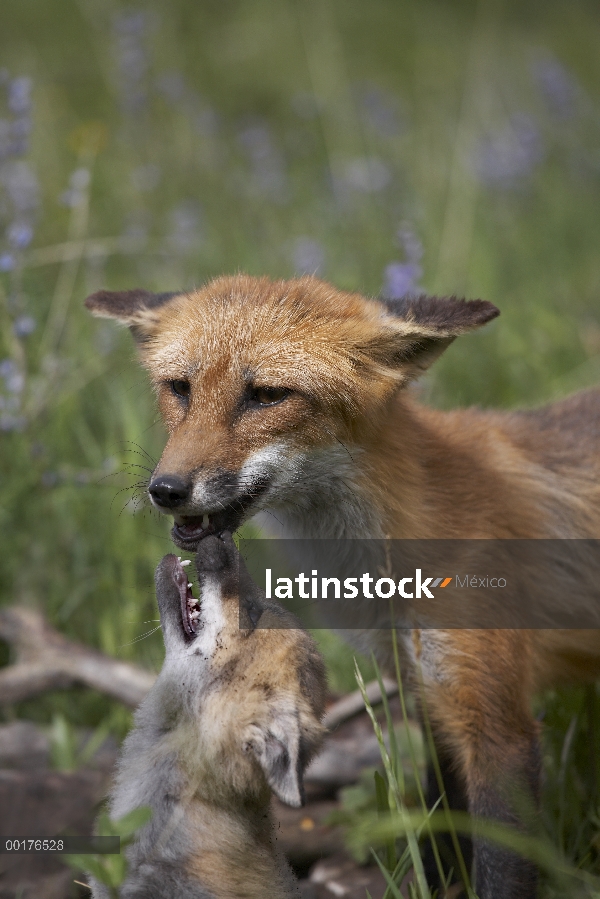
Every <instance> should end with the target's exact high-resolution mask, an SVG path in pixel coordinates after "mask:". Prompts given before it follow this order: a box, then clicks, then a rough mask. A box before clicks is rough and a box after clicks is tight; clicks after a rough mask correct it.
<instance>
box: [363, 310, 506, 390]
mask: <svg viewBox="0 0 600 899" xmlns="http://www.w3.org/2000/svg"><path fill="white" fill-rule="evenodd" d="M384 304H385V306H386V309H387V312H388V314H389V316H388V320H387V322H386V323H385V327H384V328H382V330H381V331H380V333H379V334H378V335H377V336H375V337H374V338H371V339H370V340H369V341H368V343H366V344H364V345H363V346H361V347H360V350H361V352H362V353H364V354H365V355H366V356H367V357H368V358H369V359H371V360H372V362H374V363H375V364H376V365H377V366H378V367H379V368H383V369H387V370H388V371H390V372H393V373H394V374H395V376H396V377H397V378H399V379H400V380H401V381H409V380H412V379H413V378H416V377H418V375H420V374H421V373H422V372H424V371H425V370H426V369H427V368H429V366H430V365H431V363H432V362H434V361H435V360H436V359H437V358H438V356H441V354H442V353H443V352H444V350H445V349H446V347H448V346H450V344H451V343H452V341H453V340H455V339H456V338H457V337H459V336H460V335H461V334H466V333H468V332H469V331H472V330H474V329H475V328H479V327H481V326H482V325H485V324H486V323H487V322H489V321H491V320H492V319H494V318H496V316H498V315H500V310H499V309H497V308H496V307H495V306H494V305H493V304H492V303H488V302H486V301H485V300H459V299H457V298H456V297H429V296H420V297H409V298H406V299H402V300H385V301H384Z"/></svg>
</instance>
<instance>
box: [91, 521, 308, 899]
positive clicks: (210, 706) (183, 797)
mask: <svg viewBox="0 0 600 899" xmlns="http://www.w3.org/2000/svg"><path fill="white" fill-rule="evenodd" d="M184 564H185V563H184ZM196 570H197V572H198V582H199V586H200V593H201V600H200V602H199V601H198V600H195V599H194V598H193V596H192V591H191V586H192V585H191V584H188V578H187V576H186V574H185V571H184V568H183V566H182V564H181V562H180V561H178V559H177V557H176V556H174V555H167V556H165V557H164V559H163V560H162V562H161V563H160V564H159V566H158V568H157V570H156V597H157V600H158V607H159V610H160V620H161V626H162V631H163V637H164V641H165V662H164V665H163V668H162V671H161V672H160V674H159V676H158V679H157V680H156V683H155V684H154V686H153V687H152V689H151V691H150V693H149V694H148V696H147V697H146V698H145V700H144V701H143V703H142V704H141V706H140V708H139V709H138V710H137V712H136V715H135V722H134V727H133V730H132V731H131V733H130V734H129V736H128V737H127V739H126V740H125V743H124V747H123V752H122V755H121V758H120V760H119V769H118V775H117V779H116V784H115V787H114V789H113V792H112V796H111V806H110V807H111V814H112V816H113V817H115V818H120V817H122V816H123V815H126V814H127V813H128V812H130V811H132V810H133V809H136V808H139V807H140V806H145V807H149V808H150V809H151V811H152V819H151V821H150V822H149V823H148V824H147V825H146V826H145V827H143V828H142V830H141V831H140V832H139V833H138V834H137V835H136V840H135V842H134V843H133V845H132V846H131V847H129V848H128V849H127V855H128V862H129V867H128V873H127V878H126V880H125V883H124V884H123V885H122V887H121V888H120V891H119V895H120V896H122V897H123V899H151V897H152V899H292V897H296V899H298V897H299V895H300V893H299V887H298V884H297V881H296V879H295V877H294V876H293V874H292V871H291V869H290V868H289V866H288V865H287V863H286V861H285V859H284V858H283V855H282V853H281V851H280V850H278V848H277V845H276V841H275V832H274V825H273V821H272V819H271V814H270V810H269V803H270V799H271V791H273V792H274V793H276V795H277V796H278V797H279V798H280V799H281V800H282V802H285V803H287V804H288V805H291V806H300V805H301V804H302V800H303V787H302V775H303V772H304V769H305V767H306V765H307V764H308V762H309V761H310V758H311V756H312V755H313V754H314V752H315V750H316V748H317V747H318V745H319V742H320V740H321V737H322V736H323V733H324V727H323V725H322V724H321V718H322V715H323V708H324V704H325V668H324V665H323V660H322V659H321V656H320V655H319V653H318V651H317V649H316V647H315V645H314V642H313V640H312V638H311V637H310V636H309V635H308V634H307V633H306V632H305V631H303V630H302V629H301V628H299V627H298V622H296V621H295V620H294V619H293V617H292V616H291V615H290V614H289V612H285V611H284V610H283V609H282V608H281V607H279V606H278V605H277V604H275V603H269V602H267V601H266V600H265V597H264V594H261V592H260V591H259V590H258V588H257V587H256V585H255V584H254V583H253V581H252V580H251V579H250V577H249V575H248V573H247V571H246V569H245V567H244V564H243V562H241V560H240V557H239V553H238V551H237V549H236V547H235V544H234V542H233V540H232V538H231V534H229V533H227V532H225V533H224V534H223V535H221V536H220V537H216V536H210V537H208V538H207V539H206V540H203V541H202V543H201V545H200V547H199V549H198V553H197V555H196ZM92 893H93V897H94V899H108V896H109V890H108V889H107V888H106V887H103V886H102V885H101V884H99V883H97V882H96V881H93V884H92ZM111 895H112V894H111Z"/></svg>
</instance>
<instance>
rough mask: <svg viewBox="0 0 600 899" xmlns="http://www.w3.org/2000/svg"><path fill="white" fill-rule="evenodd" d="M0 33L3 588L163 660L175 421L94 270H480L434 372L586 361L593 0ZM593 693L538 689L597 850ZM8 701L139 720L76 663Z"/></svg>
mask: <svg viewBox="0 0 600 899" xmlns="http://www.w3.org/2000/svg"><path fill="white" fill-rule="evenodd" d="M0 44H1V47H2V55H1V58H0V65H1V67H0V325H1V337H0V341H1V342H0V483H1V500H0V527H1V529H2V552H1V553H0V591H1V602H2V603H3V604H10V603H23V604H31V605H34V606H36V607H38V608H40V609H42V610H43V611H44V613H45V614H46V615H47V616H48V617H49V619H50V620H51V622H52V623H53V624H54V625H55V626H57V627H58V628H60V629H61V630H62V631H63V632H64V633H66V634H67V635H69V636H71V637H74V638H76V639H78V640H81V641H84V642H86V643H88V644H90V645H92V646H96V647H98V648H100V649H102V650H103V651H104V652H106V653H110V654H112V655H115V656H119V657H121V658H124V659H129V660H133V661H136V662H138V663H139V664H142V665H145V666H148V667H150V668H152V669H154V670H158V669H159V667H160V664H161V661H162V640H161V636H160V632H157V631H156V626H157V622H156V619H157V617H158V616H157V611H156V606H155V601H154V591H153V570H154V567H155V566H156V564H157V561H158V560H159V559H160V557H161V556H162V555H163V554H164V553H165V552H168V551H170V549H171V544H170V540H169V523H168V522H167V521H166V520H164V519H163V518H162V517H159V516H158V515H156V514H154V513H153V512H152V511H151V510H150V508H149V506H148V502H147V500H146V497H145V490H144V485H145V483H146V481H147V478H148V475H149V473H150V471H151V470H152V467H153V465H154V462H155V460H156V459H157V458H158V455H159V454H160V451H161V447H162V444H163V440H164V434H163V433H162V430H161V425H160V424H159V422H158V421H157V416H156V412H155V408H154V401H153V396H152V394H151V391H150V389H149V386H148V384H147V381H146V378H145V376H144V374H143V373H142V372H141V370H140V369H139V368H138V366H137V364H136V361H135V358H134V351H133V346H132V343H131V340H130V338H129V336H128V335H127V334H126V333H124V332H122V331H120V330H119V329H118V328H117V326H116V325H114V324H113V323H111V322H104V321H98V320H93V319H92V318H91V317H89V316H88V315H87V314H86V312H85V310H84V309H83V306H82V303H83V300H84V298H85V297H86V296H87V295H88V294H89V293H91V292H92V291H94V290H96V289H98V288H100V287H108V288H113V289H117V288H130V287H144V288H146V289H149V290H157V291H163V290H174V289H179V288H189V287H192V286H194V285H197V284H201V283H203V282H204V281H206V280H207V279H208V278H210V277H212V276H214V275H218V274H220V273H223V272H234V271H238V270H241V271H247V272H250V273H252V274H263V273H264V274H269V275H271V276H274V277H290V276H292V275H294V273H303V272H310V273H316V274H318V275H321V276H323V277H324V278H326V279H329V280H331V281H333V282H334V283H335V284H337V285H338V286H340V287H343V288H348V289H352V290H359V291H361V292H364V293H366V294H371V295H377V294H380V293H384V294H386V295H388V296H402V295H404V294H406V293H409V292H413V293H414V292H419V291H427V292H437V293H440V294H454V293H456V294H458V295H463V296H468V297H471V298H473V297H482V298H485V299H487V300H490V301H492V302H493V303H495V304H496V305H497V306H498V307H499V308H500V309H501V312H502V315H501V317H500V319H499V320H497V321H496V322H494V323H493V324H492V325H491V326H488V327H487V328H485V329H484V331H482V332H481V333H477V334H474V335H473V336H469V337H464V338H461V339H460V340H459V341H457V342H456V343H455V344H454V345H453V346H452V348H451V349H450V350H449V351H448V352H447V353H446V354H445V356H444V357H443V358H442V359H441V360H440V361H439V362H438V363H437V364H436V366H435V367H434V369H433V371H432V372H431V374H430V375H428V376H427V377H426V378H425V379H424V381H423V382H421V384H420V386H419V387H418V388H417V390H418V391H419V393H420V395H421V397H422V399H423V400H424V401H426V402H430V403H432V404H435V405H437V406H439V407H440V408H445V407H451V406H454V405H459V404H468V403H477V404H480V405H484V406H492V405H493V406H499V407H506V408H510V407H514V406H516V405H519V404H520V405H532V404H534V403H540V402H544V401H549V400H552V399H555V398H557V397H560V396H563V395H566V394H568V393H570V392H572V391H573V390H575V389H579V388H583V387H586V386H589V385H592V384H597V383H598V382H600V302H599V298H600V253H599V252H598V240H599V232H600V149H599V148H600V56H599V55H598V52H597V48H598V46H599V45H600V22H599V20H598V16H597V9H596V6H595V4H594V3H592V2H591V0H590V2H586V0H573V2H571V3H569V4H565V3H561V2H558V0H546V2H541V0H525V2H516V0H479V2H474V0H406V2H403V3H399V2H397V0H369V2H368V3H367V2H366V0H345V2H344V3H342V2H340V0H307V2H305V3H301V2H300V0H284V2H279V3H276V2H274V0H227V2H224V3H223V2H215V0H203V2H202V3H195V2H193V0H170V2H169V3H168V4H164V3H160V2H159V0H144V2H139V3H136V4H125V3H121V2H119V0H45V2H44V3H43V4H23V3H22V2H19V0H3V3H2V33H1V35H0ZM321 639H322V645H323V647H324V650H325V652H326V655H327V657H328V659H329V663H330V669H331V672H332V678H333V687H334V688H335V689H345V688H353V686H354V672H353V666H352V654H351V652H350V651H349V650H346V649H345V648H343V646H342V644H341V642H340V641H339V640H337V638H334V637H333V636H332V635H323V636H322V638H321ZM8 661H9V657H8V651H7V650H6V649H5V648H3V647H2V646H0V664H4V663H7V662H8ZM367 664H368V663H366V662H365V665H367ZM364 670H366V668H365V669H364ZM599 706H600V698H599V695H598V691H597V689H596V688H594V687H589V688H587V689H578V690H565V691H561V692H559V693H556V694H553V695H551V696H545V697H542V698H541V699H540V703H539V713H540V716H541V717H543V720H544V733H545V737H544V740H545V767H546V785H545V802H544V813H543V822H544V829H545V833H546V835H547V837H548V839H549V840H550V841H551V842H552V845H554V846H556V847H557V853H560V854H561V858H562V857H564V859H565V860H566V861H568V862H569V863H572V864H574V865H576V866H579V867H581V868H582V869H584V870H585V871H587V872H589V873H591V874H600V732H599V729H600V724H599V723H598V722H599V721H600V707H599ZM1 714H2V716H3V718H4V719H5V720H8V719H10V718H12V717H14V716H25V717H29V718H32V719H34V720H37V721H39V722H41V723H44V724H50V723H51V722H52V721H53V720H54V722H55V729H56V722H57V721H58V722H61V721H62V722H64V721H66V722H68V724H69V725H70V726H72V727H75V726H87V727H94V728H97V727H100V726H103V727H105V728H107V729H110V730H112V731H114V732H115V733H116V734H117V735H122V734H123V733H124V731H125V730H126V728H127V726H128V721H129V717H128V714H127V713H126V712H125V711H124V710H123V709H122V708H121V707H120V706H118V705H116V704H114V703H112V702H111V701H109V700H108V699H106V698H105V697H102V696H100V695H96V694H93V693H91V692H89V691H80V692H77V691H71V692H69V693H68V694H66V693H65V694H61V693H52V694H49V695H47V696H44V697H42V698H40V699H38V700H36V701H30V702H27V703H23V704H22V705H20V706H18V707H12V708H8V707H6V706H4V707H2V709H1ZM58 729H60V728H58ZM556 889H558V888H556ZM576 889H581V890H588V889H589V890H591V889H592V887H589V886H586V885H585V884H584V883H582V884H581V885H580V886H578V887H576V888H575V887H573V892H572V893H571V894H572V895H575V892H576ZM553 890H555V887H553V886H552V884H551V883H550V882H549V883H548V885H547V894H548V896H550V895H555V894H556V895H558V894H559V893H554V892H553ZM589 895H591V893H589Z"/></svg>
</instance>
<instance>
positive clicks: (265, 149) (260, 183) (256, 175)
mask: <svg viewBox="0 0 600 899" xmlns="http://www.w3.org/2000/svg"><path fill="white" fill-rule="evenodd" d="M239 141H240V144H241V146H242V148H243V150H244V152H245V153H246V156H247V157H248V160H249V162H250V168H251V170H252V175H253V179H254V183H255V184H256V186H257V187H258V189H259V191H260V192H261V193H265V194H267V195H269V196H271V197H272V198H273V199H276V200H282V199H284V197H285V194H286V186H287V184H286V182H287V176H286V171H285V165H284V161H283V157H282V155H281V153H280V152H279V150H278V149H277V147H276V146H275V143H274V141H273V137H272V135H271V131H270V129H269V128H268V126H267V125H266V124H264V123H262V122H256V123H255V124H253V125H249V126H248V127H246V128H244V129H243V130H242V131H241V132H240V134H239Z"/></svg>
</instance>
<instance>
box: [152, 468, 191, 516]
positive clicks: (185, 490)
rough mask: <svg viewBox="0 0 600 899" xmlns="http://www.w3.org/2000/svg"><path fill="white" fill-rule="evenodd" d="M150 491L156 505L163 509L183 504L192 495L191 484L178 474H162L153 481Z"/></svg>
mask: <svg viewBox="0 0 600 899" xmlns="http://www.w3.org/2000/svg"><path fill="white" fill-rule="evenodd" d="M148 493H149V494H150V496H151V498H152V502H153V503H154V505H155V506H160V507H161V508H163V509H175V508H176V507H177V506H181V505H182V504H183V503H184V502H185V501H186V500H187V498H188V497H189V495H190V485H189V484H186V482H185V481H183V480H182V479H181V478H178V477H177V475H174V474H167V475H161V476H160V477H158V478H155V479H154V480H153V481H151V483H150V486H149V487H148Z"/></svg>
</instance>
